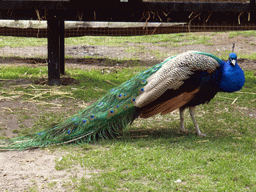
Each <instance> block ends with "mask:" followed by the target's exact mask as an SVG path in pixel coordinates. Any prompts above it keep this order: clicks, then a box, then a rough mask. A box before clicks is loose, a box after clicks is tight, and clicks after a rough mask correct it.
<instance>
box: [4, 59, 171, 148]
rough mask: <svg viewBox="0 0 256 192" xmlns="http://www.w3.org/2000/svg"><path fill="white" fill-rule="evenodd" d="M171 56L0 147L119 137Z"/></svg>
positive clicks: (32, 145) (23, 146)
mask: <svg viewBox="0 0 256 192" xmlns="http://www.w3.org/2000/svg"><path fill="white" fill-rule="evenodd" d="M172 58H173V57H170V58H168V59H166V60H165V61H164V62H162V63H160V64H157V65H155V66H153V67H151V68H150V69H148V70H146V71H143V72H141V73H139V74H138V75H136V76H135V77H133V78H132V79H130V80H128V81H126V82H124V83H123V84H121V85H120V86H118V87H116V88H113V89H112V90H110V91H109V92H108V93H107V94H106V95H105V96H103V97H102V98H101V99H99V100H98V101H97V102H95V103H94V104H92V105H91V106H89V107H87V108H86V109H84V110H82V111H80V112H79V113H78V114H76V115H74V116H72V117H70V118H68V119H67V120H66V121H64V122H63V123H60V124H58V125H57V126H55V127H54V128H51V129H46V130H43V131H41V132H38V133H35V134H31V135H27V136H23V137H17V138H13V139H9V140H7V141H6V143H5V145H3V146H1V145H0V149H29V148H35V147H43V146H48V145H52V144H55V145H57V144H64V143H71V142H90V141H93V140H95V139H97V138H114V137H116V136H117V135H119V134H120V132H121V130H122V129H123V128H125V127H126V126H127V124H129V123H131V121H132V120H133V115H134V113H135V109H136V107H135V106H134V105H133V102H134V101H135V98H136V97H137V96H138V95H139V94H140V93H141V92H143V87H144V86H145V85H146V84H147V81H146V80H147V78H148V77H149V76H151V75H152V74H153V73H155V72H156V71H157V70H158V69H160V68H161V67H162V65H163V64H164V63H166V62H167V61H169V60H170V59H172Z"/></svg>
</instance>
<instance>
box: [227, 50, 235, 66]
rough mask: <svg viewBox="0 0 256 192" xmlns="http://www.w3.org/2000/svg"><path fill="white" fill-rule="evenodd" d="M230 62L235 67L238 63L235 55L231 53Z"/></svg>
mask: <svg viewBox="0 0 256 192" xmlns="http://www.w3.org/2000/svg"><path fill="white" fill-rule="evenodd" d="M228 61H229V63H230V64H231V65H233V66H235V65H236V63H237V56H236V54H235V53H230V54H229V58H228Z"/></svg>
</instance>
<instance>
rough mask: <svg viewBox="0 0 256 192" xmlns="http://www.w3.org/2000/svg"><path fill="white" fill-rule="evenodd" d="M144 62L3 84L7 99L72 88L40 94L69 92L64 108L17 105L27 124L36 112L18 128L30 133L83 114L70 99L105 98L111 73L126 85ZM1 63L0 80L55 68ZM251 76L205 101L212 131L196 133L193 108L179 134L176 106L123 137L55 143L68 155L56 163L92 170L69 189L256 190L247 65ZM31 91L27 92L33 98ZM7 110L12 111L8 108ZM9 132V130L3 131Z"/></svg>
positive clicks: (253, 106)
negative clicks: (55, 82)
mask: <svg viewBox="0 0 256 192" xmlns="http://www.w3.org/2000/svg"><path fill="white" fill-rule="evenodd" d="M143 69H145V68H144V67H130V68H122V69H119V70H116V71H111V72H110V73H104V74H102V71H101V70H96V69H94V70H90V71H88V70H84V71H83V70H80V69H68V70H67V73H68V74H69V75H70V76H71V77H73V78H75V79H77V80H79V81H80V84H79V85H71V86H66V87H49V86H42V85H35V84H33V83H32V84H31V85H32V86H28V87H27V88H24V87H22V86H20V87H19V86H17V85H15V86H16V87H12V86H9V88H8V86H6V85H5V86H4V84H3V83H2V84H1V85H0V87H1V89H0V91H1V92H2V93H3V92H4V93H5V96H6V98H8V95H12V92H15V91H16V92H18V91H20V92H24V93H29V94H32V95H34V96H35V94H40V93H42V92H44V91H45V89H47V90H51V92H58V91H59V92H67V93H69V96H70V97H62V96H61V97H60V96H58V95H52V96H49V97H44V96H43V95H42V96H41V97H38V98H34V100H35V101H36V102H40V101H42V100H43V101H45V102H46V103H51V102H52V101H54V100H55V99H61V100H62V101H63V104H62V105H63V106H62V107H63V108H64V109H65V110H64V111H59V112H49V111H47V110H48V109H51V107H52V106H51V105H40V106H38V107H37V108H38V110H40V111H41V113H40V114H34V112H33V111H29V110H24V111H23V112H22V111H19V110H14V109H12V115H17V116H18V119H19V120H20V121H21V122H20V124H21V125H23V124H22V123H23V121H25V120H29V118H32V119H33V122H34V123H33V126H32V128H22V129H21V131H19V133H18V134H27V133H31V132H33V131H35V130H38V128H43V127H48V126H51V124H52V123H57V122H60V121H62V119H65V118H66V117H67V116H70V115H72V114H74V113H76V110H78V109H79V107H75V106H74V107H73V106H70V103H76V101H77V99H78V100H84V101H85V102H89V101H92V100H93V101H95V100H96V99H97V98H100V97H101V96H102V94H104V93H106V91H107V90H108V89H111V88H112V87H113V86H114V85H113V84H110V83H108V82H106V80H107V81H109V82H112V83H114V84H121V83H122V82H124V81H126V80H128V79H130V78H131V77H132V76H133V75H134V74H135V73H137V72H138V71H141V70H143ZM0 70H1V74H0V75H1V76H0V79H35V78H40V77H42V76H45V75H46V74H47V70H46V68H45V67H38V68H29V67H19V68H15V67H1V68H0ZM24 74H26V75H24ZM245 75H246V84H245V86H244V87H243V89H242V90H241V91H240V92H236V93H219V94H217V96H216V97H215V98H214V99H213V100H212V101H211V102H210V103H209V104H207V105H201V106H199V107H198V112H197V120H198V123H199V125H200V127H201V130H202V131H203V132H204V133H206V134H207V137H205V138H200V137H197V136H195V135H194V128H193V123H192V121H191V120H190V118H189V115H188V113H186V115H185V120H186V124H185V126H186V128H187V130H189V132H188V134H187V135H182V134H179V133H178V131H177V129H178V128H179V115H178V113H176V112H175V113H173V114H171V115H170V114H169V115H166V116H159V115H157V116H155V117H153V118H149V119H138V120H136V121H135V122H134V124H133V125H132V126H130V127H129V128H128V129H126V130H124V134H123V136H122V137H119V138H116V139H112V140H101V141H98V142H95V143H93V144H81V145H67V146H62V147H50V150H52V151H55V150H58V151H63V152H64V154H65V155H63V156H62V159H61V160H56V162H55V163H56V164H55V168H56V170H66V171H67V172H69V171H71V170H72V171H73V172H74V170H73V167H75V166H80V167H81V168H82V170H84V176H82V177H81V178H78V177H72V179H71V180H70V181H67V182H68V183H66V184H65V183H64V184H63V186H65V187H66V189H67V190H68V189H69V186H71V185H72V190H77V191H255V190H256V185H255V180H256V174H255V173H256V168H255V167H256V158H255V144H256V140H255V136H256V133H255V131H254V129H255V127H256V121H255V119H254V117H250V116H249V115H248V113H251V112H250V111H254V114H256V95H255V93H256V86H255V85H256V76H255V72H254V71H246V72H245ZM33 87H35V88H33ZM34 89H36V90H37V91H35V90H34ZM33 90H34V92H33ZM40 90H41V91H40ZM0 96H3V94H1V95H0ZM30 98H31V97H22V98H21V99H22V100H24V101H27V100H29V99H30ZM236 98H238V99H237V100H236V102H235V103H233V102H234V100H235V99H236ZM232 103H233V104H232ZM76 106H78V105H76ZM6 113H10V111H9V110H6ZM23 126H24V125H23ZM2 131H4V130H2ZM15 132H18V130H14V133H15ZM4 137H6V136H5V135H4V134H3V136H2V137H1V138H4ZM80 171H81V170H80ZM55 185H56V183H54V182H50V180H49V184H48V185H46V186H45V187H47V186H48V187H49V188H50V189H52V188H53V187H54V186H55ZM36 190H37V187H36V186H35V187H31V188H30V191H36Z"/></svg>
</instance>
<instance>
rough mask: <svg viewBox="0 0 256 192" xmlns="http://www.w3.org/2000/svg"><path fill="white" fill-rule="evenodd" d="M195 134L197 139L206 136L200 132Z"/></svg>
mask: <svg viewBox="0 0 256 192" xmlns="http://www.w3.org/2000/svg"><path fill="white" fill-rule="evenodd" d="M196 134H197V135H198V136H199V137H206V134H204V133H201V132H197V133H196Z"/></svg>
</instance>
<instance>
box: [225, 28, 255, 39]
mask: <svg viewBox="0 0 256 192" xmlns="http://www.w3.org/2000/svg"><path fill="white" fill-rule="evenodd" d="M228 34H229V38H234V37H236V36H239V35H242V36H243V37H251V36H256V31H255V30H250V31H232V32H228Z"/></svg>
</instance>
